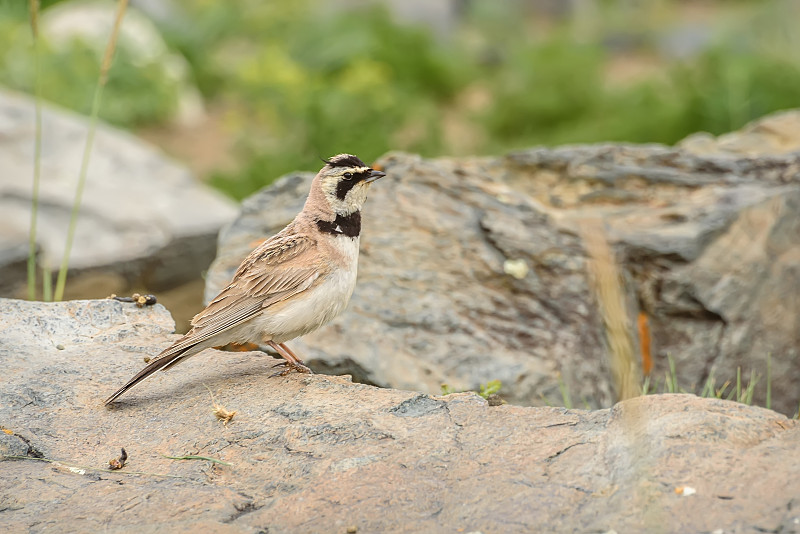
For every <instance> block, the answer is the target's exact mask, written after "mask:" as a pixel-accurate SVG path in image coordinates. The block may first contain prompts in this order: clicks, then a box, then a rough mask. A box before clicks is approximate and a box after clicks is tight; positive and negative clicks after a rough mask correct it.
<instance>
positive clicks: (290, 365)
mask: <svg viewBox="0 0 800 534" xmlns="http://www.w3.org/2000/svg"><path fill="white" fill-rule="evenodd" d="M278 366H285V367H286V369H284V370H283V371H278V372H277V373H273V374H271V375H270V376H269V377H270V378H274V377H276V376H286V375H288V374H289V373H291V372H292V371H297V372H298V373H304V374H309V375H311V374H314V372H313V371H312V370H311V369H309V368H308V367H306V366H305V365H303V364H302V363H294V362H289V361H286V362H280V363H277V364H275V365H273V366H272V367H273V368H275V367H278Z"/></svg>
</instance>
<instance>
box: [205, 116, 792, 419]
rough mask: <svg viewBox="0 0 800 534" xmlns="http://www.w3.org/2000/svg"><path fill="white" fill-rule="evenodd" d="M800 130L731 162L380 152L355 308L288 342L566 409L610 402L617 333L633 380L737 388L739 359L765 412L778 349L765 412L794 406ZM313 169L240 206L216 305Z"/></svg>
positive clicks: (381, 371)
mask: <svg viewBox="0 0 800 534" xmlns="http://www.w3.org/2000/svg"><path fill="white" fill-rule="evenodd" d="M799 120H800V113H798V112H787V113H785V114H782V115H775V116H770V117H767V118H765V119H764V120H763V122H759V123H755V124H753V125H750V126H748V127H747V128H746V129H745V130H744V131H743V133H742V134H741V135H740V137H741V139H749V138H750V137H749V136H751V135H754V134H753V132H760V133H761V134H760V135H762V137H761V139H762V142H760V143H755V142H754V143H751V145H752V146H753V150H752V151H749V152H746V151H741V150H740V151H739V152H735V151H733V149H731V150H728V151H726V153H725V154H717V153H714V154H710V155H702V154H698V153H695V152H693V151H690V150H688V149H685V148H680V147H678V148H672V147H666V146H661V145H619V144H609V145H591V146H566V147H558V148H553V149H549V148H533V149H529V150H524V151H520V152H515V153H513V154H509V155H508V156H505V157H501V158H462V159H436V160H426V159H422V158H420V157H418V156H413V155H408V154H389V155H387V156H385V157H384V158H381V160H380V161H379V162H378V163H379V164H380V165H381V166H382V167H383V169H384V170H385V171H386V172H387V173H388V176H387V177H386V178H384V179H382V180H381V181H380V182H378V183H376V184H375V186H374V187H372V189H371V190H370V198H369V200H368V202H367V205H366V207H365V214H364V218H363V221H364V227H363V232H362V240H361V258H360V263H359V279H358V285H357V286H356V291H355V294H354V296H353V299H352V301H351V303H350V306H349V308H348V310H347V311H346V313H345V314H343V316H341V317H339V318H338V319H337V320H335V321H334V322H333V323H332V325H330V326H328V327H326V328H323V329H321V330H319V331H317V332H315V333H313V334H310V335H308V336H305V337H304V338H303V339H302V340H299V341H297V342H295V343H296V344H297V347H298V350H299V351H300V352H302V353H304V354H305V356H306V358H307V362H308V363H309V364H310V365H311V367H312V368H314V369H316V370H318V371H321V372H331V373H335V372H338V373H348V374H351V375H352V376H353V378H354V380H356V381H360V382H364V383H369V384H375V385H379V386H385V387H396V388H405V389H419V388H421V389H422V390H424V391H426V392H428V393H437V392H439V391H440V385H441V384H442V383H447V384H449V385H450V386H451V387H453V388H455V389H457V390H458V389H472V390H476V389H477V388H478V386H479V385H480V384H481V383H485V382H487V381H489V380H493V379H499V380H501V381H502V382H503V394H504V396H505V397H506V398H507V399H508V400H510V401H511V402H513V403H519V404H526V405H542V404H545V403H561V402H563V401H562V395H561V393H560V384H563V385H564V386H566V389H567V390H568V391H569V392H570V394H571V397H572V400H573V401H574V402H575V403H576V404H580V405H588V406H591V407H607V406H610V405H611V404H612V403H613V402H614V401H615V400H616V399H618V398H620V396H621V388H620V386H619V384H618V383H617V381H615V380H612V375H613V374H614V372H615V371H614V365H615V364H614V361H613V358H612V351H611V349H610V347H612V346H614V345H615V343H616V341H615V340H614V339H612V337H610V333H611V332H612V331H614V330H613V328H611V325H614V324H624V328H622V330H621V331H622V335H623V337H625V338H626V343H627V344H629V345H630V346H631V347H633V349H632V351H631V352H632V355H633V360H632V363H631V365H632V371H631V373H632V375H633V378H632V380H634V381H636V380H641V376H642V375H643V374H646V372H647V371H648V370H649V371H650V373H651V380H652V381H651V383H652V384H656V383H657V382H661V383H663V382H664V374H665V373H666V372H667V371H668V369H669V363H668V360H669V357H672V358H673V359H674V360H675V361H676V362H677V365H676V367H677V373H678V381H679V384H680V385H681V386H682V387H684V388H687V389H694V390H695V391H697V392H699V391H700V389H701V388H702V387H703V385H704V384H706V383H711V382H714V383H715V384H716V387H717V388H719V387H720V386H722V384H723V383H724V382H725V381H733V382H734V383H735V380H736V373H737V368H741V370H742V373H743V375H744V376H745V378H746V381H747V380H749V378H748V377H749V373H750V372H751V371H753V372H755V373H756V375H757V376H758V377H760V380H759V383H758V385H757V387H756V390H755V399H756V402H758V403H761V404H763V403H764V402H765V401H766V382H767V381H766V379H765V376H766V374H767V367H768V362H767V359H768V358H771V362H769V365H771V372H772V374H771V384H772V402H773V406H774V407H776V408H777V409H779V410H780V411H782V412H783V413H786V414H793V413H795V411H796V410H797V403H798V401H799V400H800V398H798V397H799V396H800V392H799V391H798V388H797V384H798V383H800V355H799V354H798V350H800V349H799V347H800V338H798V332H800V322H798V321H800V301H798V299H794V298H788V297H787V296H788V295H797V294H800V276H798V269H797V266H798V265H800V230H799V229H800V153H799V152H792V151H791V150H790V148H791V147H795V146H800V138H796V139H795V141H796V143H798V144H797V145H795V144H792V143H793V142H795V141H792V140H791V132H794V131H795V130H798V131H800V128H795V126H796V125H797V121H799ZM793 125H794V126H793ZM766 132H773V134H774V136H773V137H768V136H767V133H766ZM776 132H777V133H776ZM736 138H737V137H736V134H729V135H728V136H727V137H726V143H727V144H726V146H733V145H735V144H736V143H733V140H734V139H736ZM778 138H779V139H780V146H778V144H776V143H777V141H775V142H774V143H772V144H769V143H770V142H772V141H768V140H769V139H772V140H773V141H774V140H775V139H778ZM742 143H746V141H742ZM767 145H769V146H772V147H773V149H770V150H767V149H766V148H764V147H765V146H767ZM762 149H763V151H764V153H760V155H756V154H757V153H759V150H762ZM311 178H312V177H311V175H310V174H294V175H290V176H287V177H284V178H283V179H281V180H279V181H277V182H276V183H275V184H274V185H272V186H270V187H268V188H265V189H263V190H262V191H260V192H258V193H256V194H254V195H253V196H252V197H250V198H249V199H247V200H246V201H245V203H244V204H243V209H242V211H241V213H240V215H239V217H238V218H237V219H236V220H235V221H234V222H233V223H232V224H231V225H230V226H229V227H227V228H226V229H225V230H224V231H223V232H221V234H220V243H219V247H218V254H217V259H216V260H215V262H214V264H213V265H212V267H211V268H210V270H209V275H208V277H207V279H206V281H207V284H206V298H207V299H209V298H211V297H213V295H214V294H216V292H218V291H219V290H220V289H221V288H222V287H224V286H225V285H226V284H227V282H228V281H229V280H230V278H231V276H232V274H233V272H234V270H235V269H236V267H237V266H238V264H239V262H240V261H241V260H242V258H244V256H245V255H246V254H247V253H248V252H249V251H250V250H251V249H252V248H253V247H254V246H255V245H256V244H257V243H258V242H259V241H260V240H261V239H263V238H265V237H268V236H270V235H272V234H274V233H275V232H277V231H278V230H280V229H281V228H282V227H283V226H284V225H285V224H287V223H288V222H289V221H290V220H291V219H292V217H293V216H294V215H295V214H296V213H297V211H299V210H300V208H301V207H302V203H303V200H304V198H305V196H306V194H307V191H308V189H309V184H310V181H311ZM587 234H592V235H597V236H599V239H600V241H605V242H606V243H607V244H608V246H609V247H610V249H611V252H610V254H609V256H610V259H609V261H608V262H607V263H611V264H614V268H615V271H614V272H613V273H611V274H610V275H609V276H608V277H607V278H606V280H611V281H612V282H611V284H612V285H614V286H619V288H618V289H619V291H618V293H619V294H620V295H621V296H620V297H619V299H618V300H621V301H622V303H624V304H625V306H624V307H623V306H621V305H619V306H618V305H617V304H618V303H616V302H612V303H609V302H606V301H604V299H606V300H607V297H604V296H603V295H604V294H605V293H604V291H605V290H606V288H605V287H603V286H601V285H600V284H599V282H598V280H599V279H598V278H596V276H595V275H593V274H592V265H593V262H594V263H595V264H596V263H597V260H598V258H595V257H594V256H593V254H594V253H593V252H591V251H590V250H589V247H588V246H587V242H586V239H587ZM615 309H618V310H619V311H618V312H617V315H618V316H619V317H616V318H615V317H609V316H608V310H615ZM615 321H616V322H615ZM637 325H642V326H641V328H640V327H638V326H637ZM616 332H618V333H619V332H620V330H619V329H617V330H616ZM615 335H616V334H615ZM651 366H652V369H650V367H651ZM638 383H641V382H638ZM637 387H638V386H637Z"/></svg>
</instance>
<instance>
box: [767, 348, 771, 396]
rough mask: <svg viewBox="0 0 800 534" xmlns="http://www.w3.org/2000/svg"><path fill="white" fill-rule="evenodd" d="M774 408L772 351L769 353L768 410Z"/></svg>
mask: <svg viewBox="0 0 800 534" xmlns="http://www.w3.org/2000/svg"><path fill="white" fill-rule="evenodd" d="M771 409H772V353H771V352H768V353H767V410H771Z"/></svg>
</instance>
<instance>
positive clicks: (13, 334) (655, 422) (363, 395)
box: [0, 299, 800, 533]
mask: <svg viewBox="0 0 800 534" xmlns="http://www.w3.org/2000/svg"><path fill="white" fill-rule="evenodd" d="M171 328H172V320H171V318H170V316H169V314H168V313H167V312H166V311H165V309H164V308H162V307H161V306H160V305H157V306H155V307H152V308H141V309H140V308H136V307H135V306H134V305H133V304H123V303H120V302H115V301H108V300H106V301H72V302H63V303H49V304H45V303H37V302H26V301H15V300H7V299H0V365H2V368H3V385H2V388H0V423H1V424H2V432H0V472H2V474H3V475H2V477H0V517H2V521H3V527H4V530H5V531H8V532H39V531H44V530H48V529H56V530H59V531H69V532H89V531H109V532H164V531H170V532H173V531H181V532H252V533H256V532H270V533H282V532H341V533H344V532H474V531H481V532H611V531H616V532H794V531H797V529H798V528H800V527H798V525H800V512H799V511H798V502H797V496H798V495H800V463H798V462H796V461H791V460H790V459H792V458H797V457H798V453H800V423H798V422H797V421H793V420H788V419H787V418H786V417H784V416H782V415H780V414H777V413H775V412H772V411H769V410H765V409H762V408H756V407H750V406H746V405H742V404H737V403H734V402H728V401H720V400H707V399H699V398H696V397H693V396H690V395H664V396H649V397H643V398H637V399H632V400H629V401H626V402H624V403H621V404H617V405H615V406H614V407H613V408H612V409H605V410H599V411H594V412H590V411H582V410H566V409H564V408H530V407H528V408H525V407H516V406H509V405H505V406H496V407H493V406H489V405H488V404H487V403H486V402H485V401H484V400H483V399H481V398H480V397H478V396H477V395H475V394H472V393H464V394H455V395H449V396H445V397H434V396H429V395H425V394H420V393H415V392H410V391H399V390H389V389H378V388H375V387H372V386H367V385H363V384H354V383H351V382H350V381H349V380H348V378H347V377H329V376H321V375H314V376H308V375H298V374H292V375H289V376H286V377H276V378H269V376H270V375H271V374H272V369H271V365H272V364H273V363H274V360H272V359H271V358H269V357H267V356H265V355H264V354H263V353H231V352H219V351H215V350H213V349H211V350H207V351H205V352H203V353H201V354H199V355H197V356H195V357H194V358H193V359H191V360H190V361H189V362H188V363H185V364H183V365H181V366H178V367H176V368H175V369H174V370H172V371H170V372H168V373H158V374H157V375H156V376H154V377H152V378H150V379H148V380H147V381H146V382H144V383H142V384H141V385H139V386H137V388H135V389H133V390H132V391H130V392H129V393H128V394H127V395H126V396H125V397H122V399H121V400H120V401H119V402H118V403H117V404H115V405H113V406H112V407H109V408H104V407H103V406H102V401H103V399H104V398H105V397H106V396H107V395H108V394H110V393H111V392H112V391H114V389H115V388H116V387H118V386H119V385H121V384H122V383H123V382H124V381H125V380H127V379H128V378H130V377H131V376H132V374H133V373H135V372H136V371H137V370H138V369H139V368H140V367H141V366H142V365H143V362H142V359H143V357H145V356H153V355H155V354H157V353H158V352H159V351H160V350H161V349H162V348H164V347H165V346H166V345H167V344H168V343H170V342H171V341H174V340H175V339H176V338H177V336H175V335H171V334H169V332H170V330H171ZM388 356H391V355H390V354H387V357H388ZM212 395H213V397H212ZM215 405H216V406H222V407H224V408H225V409H227V410H229V411H234V410H235V411H236V414H235V415H234V416H233V419H231V420H230V421H229V422H227V424H223V423H222V422H221V421H219V420H217V419H216V418H215V415H214V413H213V409H214V408H215ZM122 447H124V448H125V450H126V452H127V456H128V459H127V464H126V465H125V466H124V467H123V468H122V469H121V470H117V471H111V470H109V469H108V467H109V460H111V459H116V458H117V457H118V456H119V455H120V448H122ZM187 455H189V456H194V457H195V458H194V459H186V460H177V459H170V458H167V456H172V457H185V456H187ZM202 458H210V459H211V460H205V459H202Z"/></svg>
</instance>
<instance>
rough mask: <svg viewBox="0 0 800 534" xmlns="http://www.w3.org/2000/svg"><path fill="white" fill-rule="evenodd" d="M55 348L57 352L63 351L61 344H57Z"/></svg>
mask: <svg viewBox="0 0 800 534" xmlns="http://www.w3.org/2000/svg"><path fill="white" fill-rule="evenodd" d="M56 348H57V349H58V350H64V345H62V344H61V343H59V344H58V345H56Z"/></svg>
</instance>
